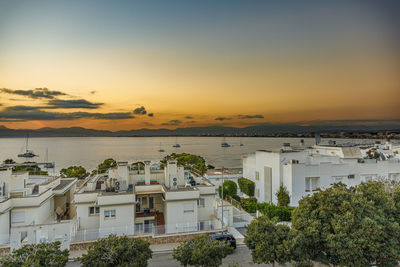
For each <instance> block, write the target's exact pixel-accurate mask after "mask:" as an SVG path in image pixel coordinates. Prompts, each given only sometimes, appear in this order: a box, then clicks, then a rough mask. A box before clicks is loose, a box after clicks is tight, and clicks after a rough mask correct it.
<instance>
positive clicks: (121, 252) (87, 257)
mask: <svg viewBox="0 0 400 267" xmlns="http://www.w3.org/2000/svg"><path fill="white" fill-rule="evenodd" d="M151 257H152V251H151V249H150V244H149V242H146V241H145V240H143V239H140V238H129V237H127V236H115V235H110V236H108V237H107V238H102V239H99V240H98V241H96V242H94V243H93V245H91V246H90V248H89V250H88V251H87V254H84V255H82V257H80V258H79V261H80V262H81V264H82V266H84V267H85V266H104V267H114V266H137V267H139V266H147V261H148V260H149V259H150V258H151Z"/></svg>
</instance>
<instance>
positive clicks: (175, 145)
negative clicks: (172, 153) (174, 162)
mask: <svg viewBox="0 0 400 267" xmlns="http://www.w3.org/2000/svg"><path fill="white" fill-rule="evenodd" d="M172 147H175V148H180V147H181V145H180V144H178V137H176V138H175V144H173V145H172Z"/></svg>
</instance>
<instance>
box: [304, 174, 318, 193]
mask: <svg viewBox="0 0 400 267" xmlns="http://www.w3.org/2000/svg"><path fill="white" fill-rule="evenodd" d="M318 188H319V177H306V192H314V191H317V189H318Z"/></svg>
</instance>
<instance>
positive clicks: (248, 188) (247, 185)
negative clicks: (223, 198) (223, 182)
mask: <svg viewBox="0 0 400 267" xmlns="http://www.w3.org/2000/svg"><path fill="white" fill-rule="evenodd" d="M238 184H239V188H240V191H242V192H243V193H245V194H246V195H248V196H249V197H254V191H255V188H256V184H255V183H254V182H253V181H252V180H249V179H247V178H244V177H241V178H239V179H238Z"/></svg>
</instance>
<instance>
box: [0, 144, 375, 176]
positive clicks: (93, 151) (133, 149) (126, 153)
mask: <svg viewBox="0 0 400 267" xmlns="http://www.w3.org/2000/svg"><path fill="white" fill-rule="evenodd" d="M301 139H303V140H304V143H305V145H306V146H309V145H313V144H315V140H314V139H312V138H273V137H265V138H264V137H246V138H239V137H227V138H225V140H224V139H222V138H221V137H178V138H176V137H51V138H42V137H37V138H29V142H28V149H29V150H33V151H34V153H35V154H37V155H38V157H35V158H33V159H29V160H30V161H35V162H54V163H55V170H54V171H55V172H58V171H59V170H61V169H62V168H65V167H68V166H72V165H78V166H83V167H84V168H86V169H87V170H89V171H90V170H92V169H95V168H96V166H97V165H98V164H99V163H101V162H102V161H103V160H104V159H107V158H113V159H115V160H117V161H128V162H136V161H139V160H141V161H143V160H160V159H162V158H163V157H164V156H166V155H168V154H171V153H174V152H175V153H183V152H185V153H191V154H196V155H200V156H202V157H204V158H205V160H206V163H207V164H211V165H213V166H215V167H217V168H218V167H222V166H223V167H226V168H241V167H242V156H243V155H245V154H249V153H254V152H255V151H256V150H274V149H279V148H281V147H282V145H283V143H290V144H291V145H293V146H298V145H300V140H301ZM332 140H335V141H336V142H337V143H348V142H353V143H365V142H371V141H370V140H350V139H332ZM223 141H225V142H227V143H229V144H230V147H226V148H224V147H221V142H223ZM327 141H328V140H322V142H327ZM175 143H179V144H180V146H181V147H180V148H174V147H173V145H174V144H175ZM241 144H242V145H241ZM25 149H26V139H24V138H0V160H1V161H3V160H5V159H9V158H11V159H14V160H15V161H16V162H24V161H25V160H24V159H23V158H18V156H17V155H18V154H20V153H22V152H24V151H25ZM159 150H164V152H159Z"/></svg>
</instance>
